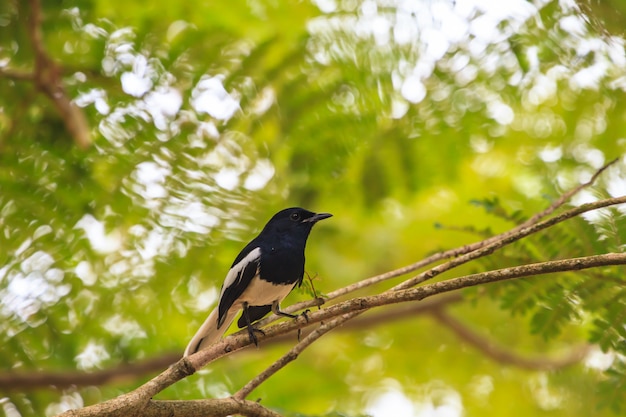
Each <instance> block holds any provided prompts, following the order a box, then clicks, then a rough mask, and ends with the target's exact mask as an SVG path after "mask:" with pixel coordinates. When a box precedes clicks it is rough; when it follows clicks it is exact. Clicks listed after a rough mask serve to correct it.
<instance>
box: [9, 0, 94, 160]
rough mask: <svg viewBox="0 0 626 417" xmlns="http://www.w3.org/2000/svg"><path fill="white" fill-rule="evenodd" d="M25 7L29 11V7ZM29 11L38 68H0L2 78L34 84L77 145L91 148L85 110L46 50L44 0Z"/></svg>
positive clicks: (37, 0) (32, 3)
mask: <svg viewBox="0 0 626 417" xmlns="http://www.w3.org/2000/svg"><path fill="white" fill-rule="evenodd" d="M22 3H26V2H25V1H24V2H22ZM23 6H24V8H25V9H26V6H25V5H23ZM28 9H29V10H28V11H29V12H30V16H29V19H28V24H27V27H26V29H27V31H28V36H29V37H30V40H31V44H32V48H33V52H34V56H35V62H34V69H33V71H32V72H22V71H17V70H12V69H10V68H2V69H0V76H1V77H5V78H10V79H13V80H17V81H32V82H34V84H35V87H36V88H37V90H38V91H40V92H42V93H43V94H44V95H46V96H47V97H48V98H49V99H50V100H51V101H52V103H53V104H54V107H55V108H56V110H57V112H58V113H59V115H60V116H61V119H62V120H63V124H64V125H65V129H66V130H67V131H68V133H69V134H70V136H71V137H72V139H73V140H74V142H75V143H76V145H77V146H78V147H80V148H81V149H87V148H88V147H89V146H90V145H91V134H90V132H89V124H88V123H87V119H86V118H85V115H84V113H83V112H82V110H81V109H80V108H79V107H78V106H76V105H75V104H74V103H73V102H72V100H71V99H70V98H69V96H68V94H67V91H66V90H65V86H64V84H63V80H62V77H61V73H62V70H61V67H60V66H59V65H58V64H57V63H56V62H54V60H53V59H52V58H51V57H50V56H49V55H48V53H47V52H46V50H45V47H44V42H43V33H42V30H41V24H42V21H43V18H42V15H41V3H40V0H29V1H28Z"/></svg>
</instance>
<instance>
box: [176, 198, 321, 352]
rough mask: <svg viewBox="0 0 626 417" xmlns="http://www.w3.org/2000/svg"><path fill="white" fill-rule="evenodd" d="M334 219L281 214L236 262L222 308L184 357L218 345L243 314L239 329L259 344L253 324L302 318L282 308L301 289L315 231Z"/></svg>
mask: <svg viewBox="0 0 626 417" xmlns="http://www.w3.org/2000/svg"><path fill="white" fill-rule="evenodd" d="M331 216H332V214H329V213H317V214H316V213H313V212H310V211H308V210H305V209H303V208H300V207H292V208H288V209H285V210H282V211H279V212H278V213H276V214H275V215H274V217H272V218H271V219H270V221H269V222H267V224H266V225H265V227H264V228H263V230H262V231H261V233H260V234H259V235H258V236H257V237H256V238H254V239H253V240H252V241H251V242H250V243H248V245H246V247H245V248H243V250H242V251H241V252H240V253H239V255H237V258H235V261H234V262H233V265H232V266H231V267H230V270H229V271H228V274H227V275H226V279H225V280H224V284H223V285H222V290H221V293H220V297H219V304H218V306H217V307H216V308H215V309H214V310H213V311H212V312H211V314H210V315H209V317H208V318H207V319H206V320H205V322H204V324H202V326H201V327H200V329H199V330H198V331H197V332H196V334H195V335H194V337H193V338H192V339H191V341H190V342H189V345H187V348H186V349H185V354H184V356H189V355H191V354H193V353H196V352H197V351H199V350H201V349H204V348H206V347H208V346H210V345H211V344H213V343H215V342H217V341H218V340H219V339H220V338H221V337H222V335H223V334H224V332H225V331H226V330H227V329H228V328H229V327H230V324H231V323H232V322H233V320H234V319H235V316H236V315H237V313H239V311H240V310H243V313H242V315H241V318H240V319H239V321H238V322H237V324H238V326H239V327H240V328H243V327H246V326H247V328H248V333H249V335H250V338H251V339H252V341H254V343H255V344H256V336H255V334H254V332H255V331H258V330H256V329H255V328H254V327H252V323H254V322H255V321H257V320H259V319H261V318H263V316H265V315H266V314H267V313H269V312H270V311H272V312H273V313H274V314H278V315H282V316H286V317H292V318H295V317H297V316H294V315H292V314H288V313H285V312H283V311H281V310H280V302H281V301H282V300H283V299H284V298H285V297H286V296H287V294H289V293H290V292H291V290H292V289H293V288H294V287H295V286H296V285H300V284H301V283H302V278H303V276H304V248H305V246H306V240H307V238H308V237H309V233H310V232H311V228H313V225H315V223H317V222H318V221H320V220H323V219H327V218H328V217H331Z"/></svg>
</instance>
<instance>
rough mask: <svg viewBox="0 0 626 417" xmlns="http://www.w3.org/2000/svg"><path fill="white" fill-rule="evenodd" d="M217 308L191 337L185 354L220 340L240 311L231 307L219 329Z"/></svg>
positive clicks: (192, 352)
mask: <svg viewBox="0 0 626 417" xmlns="http://www.w3.org/2000/svg"><path fill="white" fill-rule="evenodd" d="M217 310H218V309H217V307H216V308H214V309H213V311H212V312H211V314H209V317H207V319H206V320H205V321H204V323H202V326H200V328H199V329H198V331H197V332H196V334H195V335H194V336H193V337H192V338H191V341H190V342H189V344H188V345H187V348H185V353H184V355H183V356H189V355H191V354H194V353H196V352H198V351H199V350H202V349H204V348H207V347H209V346H210V345H212V344H213V343H215V342H217V341H218V340H220V338H221V337H222V335H223V334H224V332H226V330H228V328H229V327H230V325H231V323H232V322H233V320H234V319H235V316H236V315H237V313H238V312H239V309H238V308H232V307H231V308H230V310H229V311H228V313H226V318H225V320H224V323H222V326H221V327H220V328H219V329H218V328H217V315H218V311H217Z"/></svg>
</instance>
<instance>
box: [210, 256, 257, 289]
mask: <svg viewBox="0 0 626 417" xmlns="http://www.w3.org/2000/svg"><path fill="white" fill-rule="evenodd" d="M260 261H261V248H255V249H253V250H251V251H250V253H249V254H247V255H246V256H245V257H244V258H243V259H242V260H241V261H239V262H238V263H237V265H234V266H233V267H232V268H231V269H230V271H228V275H226V278H225V279H224V285H222V292H221V293H220V299H221V298H222V297H223V296H224V291H226V288H228V287H230V286H232V285H233V284H237V280H238V279H239V280H240V279H241V276H242V275H243V270H244V268H245V267H246V266H248V265H249V264H250V263H253V262H255V263H259V262H260Z"/></svg>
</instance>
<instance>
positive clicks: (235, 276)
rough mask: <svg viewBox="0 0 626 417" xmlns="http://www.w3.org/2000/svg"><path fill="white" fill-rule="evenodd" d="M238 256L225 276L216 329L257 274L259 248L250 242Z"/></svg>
mask: <svg viewBox="0 0 626 417" xmlns="http://www.w3.org/2000/svg"><path fill="white" fill-rule="evenodd" d="M250 243H251V244H249V245H248V246H246V247H245V248H244V249H243V250H242V251H241V253H240V254H239V256H237V258H236V259H235V262H234V263H233V266H231V268H230V271H228V274H227V275H226V279H225V280H224V285H223V286H222V293H221V294H220V304H219V307H218V318H217V327H218V328H220V327H221V326H222V324H224V319H225V318H226V313H227V312H228V310H229V309H230V308H231V307H232V306H233V304H234V303H235V301H237V299H238V298H239V297H240V296H241V294H243V292H244V291H245V289H246V288H248V285H250V282H251V281H252V279H253V278H254V277H255V276H256V275H258V274H259V266H260V264H261V248H260V247H258V246H256V245H252V242H250Z"/></svg>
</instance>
